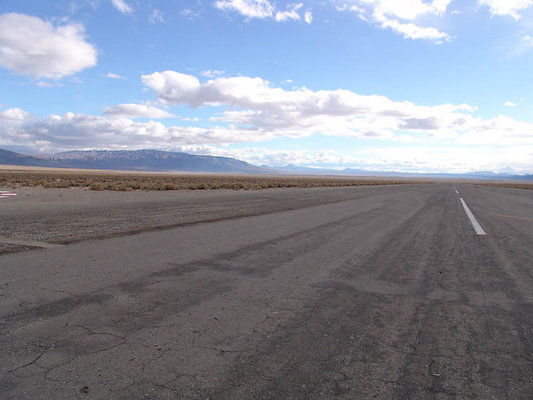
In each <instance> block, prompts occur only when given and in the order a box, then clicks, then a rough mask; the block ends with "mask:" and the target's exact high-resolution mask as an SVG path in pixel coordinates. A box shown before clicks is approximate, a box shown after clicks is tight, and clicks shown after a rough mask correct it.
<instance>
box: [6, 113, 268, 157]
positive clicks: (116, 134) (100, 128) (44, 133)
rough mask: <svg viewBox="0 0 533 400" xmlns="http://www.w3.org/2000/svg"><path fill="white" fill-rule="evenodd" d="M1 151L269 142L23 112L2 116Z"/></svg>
mask: <svg viewBox="0 0 533 400" xmlns="http://www.w3.org/2000/svg"><path fill="white" fill-rule="evenodd" d="M0 129H1V130H2V135H1V136H0V147H2V146H17V147H26V148H31V149H34V150H36V151H60V150H69V149H70V150H72V149H82V150H83V149H86V150H87V149H142V148H154V149H164V148H169V147H177V146H183V145H192V144H194V145H202V144H223V143H237V142H246V141H258V140H261V139H264V138H267V135H261V134H260V133H257V132H248V131H243V130H230V129H227V128H222V127H214V128H211V129H206V128H196V127H184V126H171V127H166V126H165V125H163V124H162V123H160V122H157V121H147V122H136V121H133V120H131V119H128V118H112V117H107V116H94V115H85V114H73V113H66V114H65V115H63V116H60V115H55V114H52V115H50V116H48V117H46V118H42V119H38V118H35V117H34V116H32V115H31V114H29V113H27V112H26V111H23V110H21V109H8V110H5V111H2V112H0Z"/></svg>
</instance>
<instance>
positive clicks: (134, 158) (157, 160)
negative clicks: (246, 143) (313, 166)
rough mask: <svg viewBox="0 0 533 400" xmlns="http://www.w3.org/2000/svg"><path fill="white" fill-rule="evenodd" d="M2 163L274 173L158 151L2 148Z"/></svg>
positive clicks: (211, 158)
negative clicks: (49, 151) (33, 151)
mask: <svg viewBox="0 0 533 400" xmlns="http://www.w3.org/2000/svg"><path fill="white" fill-rule="evenodd" d="M0 164H8V165H19V166H34V167H36V166H38V167H52V168H81V169H108V170H126V171H130V170H131V171H160V172H171V171H175V172H214V173H243V174H266V173H272V170H269V169H266V168H263V167H257V166H255V165H252V164H249V163H247V162H244V161H240V160H236V159H234V158H229V157H215V156H199V155H192V154H187V153H172V152H167V151H159V150H135V151H129V150H120V151H108V150H98V151H96V150H95V151H68V152H64V153H57V154H51V155H31V156H30V155H23V154H19V153H15V152H12V151H8V150H3V149H0Z"/></svg>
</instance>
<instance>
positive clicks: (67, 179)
mask: <svg viewBox="0 0 533 400" xmlns="http://www.w3.org/2000/svg"><path fill="white" fill-rule="evenodd" d="M400 183H429V181H414V180H408V179H371V178H357V177H353V178H352V177H322V176H302V177H290V176H253V175H241V176H235V175H226V176H223V175H163V174H159V175H158V174H141V173H139V174H137V173H132V174H127V173H113V172H102V173H98V172H92V171H91V172H73V171H66V172H63V171H35V172H27V171H3V172H2V173H1V174H0V187H11V188H13V189H15V188H17V187H35V186H42V187H44V188H69V187H80V188H87V189H90V190H95V191H101V190H117V191H131V190H209V189H232V190H243V189H244V190H259V189H268V188H292V187H298V188H311V187H335V186H361V185H391V184H400Z"/></svg>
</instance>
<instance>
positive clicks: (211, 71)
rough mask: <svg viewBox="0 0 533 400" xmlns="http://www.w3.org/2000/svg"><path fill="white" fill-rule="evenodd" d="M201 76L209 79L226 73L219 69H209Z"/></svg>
mask: <svg viewBox="0 0 533 400" xmlns="http://www.w3.org/2000/svg"><path fill="white" fill-rule="evenodd" d="M200 74H201V75H202V76H205V77H207V78H215V77H217V76H220V75H224V71H219V70H217V69H208V70H206V71H202V72H201V73H200Z"/></svg>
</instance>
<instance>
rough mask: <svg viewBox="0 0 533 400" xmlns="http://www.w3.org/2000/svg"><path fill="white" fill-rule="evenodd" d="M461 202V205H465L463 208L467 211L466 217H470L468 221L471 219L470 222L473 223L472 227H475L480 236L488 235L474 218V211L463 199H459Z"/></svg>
mask: <svg viewBox="0 0 533 400" xmlns="http://www.w3.org/2000/svg"><path fill="white" fill-rule="evenodd" d="M459 200H461V204H462V205H463V208H464V209H465V212H466V215H467V216H468V219H470V222H471V223H472V226H473V227H474V230H475V231H476V233H477V234H478V235H486V233H485V231H484V230H483V228H482V227H481V225H479V222H477V220H476V217H474V214H472V211H470V208H468V206H467V205H466V203H465V201H464V200H463V199H462V198H459Z"/></svg>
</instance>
